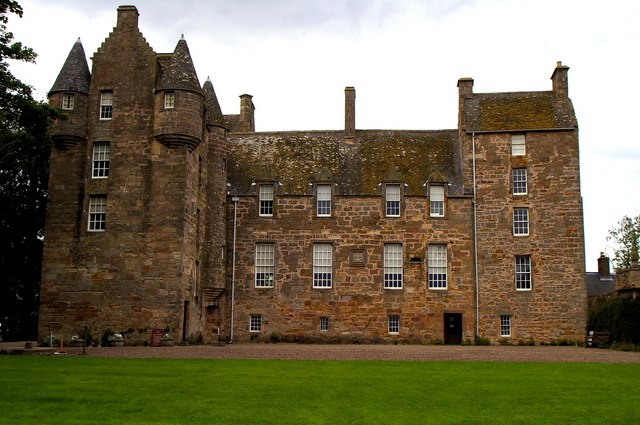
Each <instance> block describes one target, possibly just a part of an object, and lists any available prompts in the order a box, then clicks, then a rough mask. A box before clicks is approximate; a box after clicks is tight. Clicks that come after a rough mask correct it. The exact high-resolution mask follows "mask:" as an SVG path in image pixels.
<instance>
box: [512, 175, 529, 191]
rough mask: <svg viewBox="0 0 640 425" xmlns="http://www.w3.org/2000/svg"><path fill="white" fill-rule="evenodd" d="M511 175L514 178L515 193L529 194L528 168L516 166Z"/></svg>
mask: <svg viewBox="0 0 640 425" xmlns="http://www.w3.org/2000/svg"><path fill="white" fill-rule="evenodd" d="M511 175H512V178H513V194H514V195H526V194H527V169H526V168H514V169H513V170H512V171H511Z"/></svg>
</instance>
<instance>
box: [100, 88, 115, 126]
mask: <svg viewBox="0 0 640 425" xmlns="http://www.w3.org/2000/svg"><path fill="white" fill-rule="evenodd" d="M112 117H113V92H112V91H103V92H101V93H100V119H101V120H110V119H111V118H112Z"/></svg>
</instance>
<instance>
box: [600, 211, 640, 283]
mask: <svg viewBox="0 0 640 425" xmlns="http://www.w3.org/2000/svg"><path fill="white" fill-rule="evenodd" d="M607 240H608V241H613V242H614V243H615V248H614V252H615V254H614V256H613V260H612V262H613V268H614V270H615V271H616V272H620V271H622V270H626V269H628V268H629V267H631V265H632V258H633V257H634V255H635V257H636V261H637V256H638V251H639V250H640V214H638V215H637V216H636V217H628V216H626V215H625V216H624V217H622V220H620V221H619V222H618V225H617V226H616V227H614V228H613V229H611V230H609V236H607ZM634 253H635V254H634ZM636 265H637V263H636Z"/></svg>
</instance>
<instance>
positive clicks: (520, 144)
mask: <svg viewBox="0 0 640 425" xmlns="http://www.w3.org/2000/svg"><path fill="white" fill-rule="evenodd" d="M526 153H527V148H526V145H525V140H524V134H514V135H513V136H511V155H513V156H523V155H525V154H526Z"/></svg>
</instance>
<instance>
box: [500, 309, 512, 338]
mask: <svg viewBox="0 0 640 425" xmlns="http://www.w3.org/2000/svg"><path fill="white" fill-rule="evenodd" d="M500 336H504V337H507V336H511V316H510V315H509V314H501V315H500Z"/></svg>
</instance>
